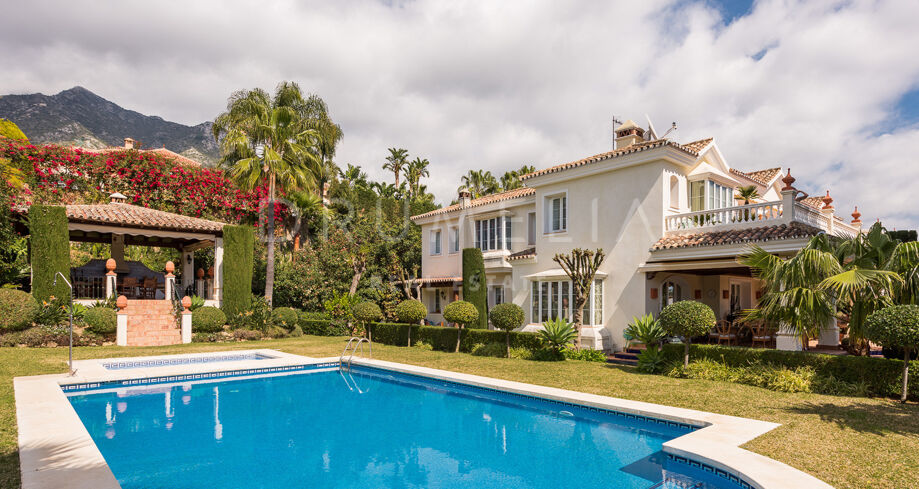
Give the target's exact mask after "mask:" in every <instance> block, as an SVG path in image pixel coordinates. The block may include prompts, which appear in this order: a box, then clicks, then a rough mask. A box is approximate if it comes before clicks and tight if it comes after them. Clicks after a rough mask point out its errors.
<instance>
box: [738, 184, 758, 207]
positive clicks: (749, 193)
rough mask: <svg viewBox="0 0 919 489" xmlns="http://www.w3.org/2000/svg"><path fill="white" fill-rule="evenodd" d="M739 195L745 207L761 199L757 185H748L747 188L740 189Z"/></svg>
mask: <svg viewBox="0 0 919 489" xmlns="http://www.w3.org/2000/svg"><path fill="white" fill-rule="evenodd" d="M737 195H738V196H740V198H741V199H743V205H750V201H752V200H755V199H758V198H759V192H758V191H757V190H756V185H747V186H746V187H738V188H737Z"/></svg>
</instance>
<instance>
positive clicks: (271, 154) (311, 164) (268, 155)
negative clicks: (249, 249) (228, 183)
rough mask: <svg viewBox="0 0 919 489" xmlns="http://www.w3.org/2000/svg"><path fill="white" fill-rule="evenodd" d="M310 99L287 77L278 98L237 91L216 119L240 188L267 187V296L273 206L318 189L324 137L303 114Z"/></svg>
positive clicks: (269, 290) (269, 293) (271, 268)
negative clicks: (282, 196)
mask: <svg viewBox="0 0 919 489" xmlns="http://www.w3.org/2000/svg"><path fill="white" fill-rule="evenodd" d="M305 103H306V101H305V100H304V99H303V95H302V93H301V92H300V87H298V86H297V84H296V83H292V82H282V83H280V84H279V85H278V87H277V89H276V90H275V94H274V97H271V96H270V95H269V94H268V93H267V92H266V91H264V90H261V89H258V88H256V89H254V90H243V91H238V92H235V93H233V95H231V96H230V99H229V100H228V102H227V110H226V112H224V113H222V114H220V115H218V116H217V119H216V120H215V121H214V126H213V133H214V138H215V139H216V140H217V141H218V142H219V144H220V146H221V153H222V154H223V158H222V159H223V162H224V163H225V164H229V165H231V167H230V175H231V176H232V177H233V179H234V180H235V181H236V182H237V184H239V185H240V186H241V187H243V188H246V189H253V188H255V187H258V186H260V185H267V186H268V208H269V209H270V211H269V212H268V218H267V220H266V234H267V241H268V245H267V252H268V256H267V262H268V263H267V269H266V273H265V299H266V300H267V301H268V302H269V303H271V299H272V295H273V291H274V248H275V246H274V245H275V235H274V233H275V226H274V208H275V202H276V199H277V193H278V190H279V187H280V190H281V191H282V192H291V191H294V190H308V189H315V184H316V182H315V177H314V175H315V174H316V173H317V169H316V167H318V166H320V165H321V163H322V161H321V159H320V157H319V156H318V153H319V149H318V148H319V146H320V143H321V137H320V135H319V133H318V132H317V131H316V130H315V129H312V128H310V127H309V124H307V121H306V120H305V119H304V118H303V114H304V112H303V108H304V106H305Z"/></svg>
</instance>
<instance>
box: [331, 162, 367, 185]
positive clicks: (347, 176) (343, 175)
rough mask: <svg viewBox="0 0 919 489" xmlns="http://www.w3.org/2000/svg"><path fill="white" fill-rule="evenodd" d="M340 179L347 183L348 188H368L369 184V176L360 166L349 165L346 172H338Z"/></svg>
mask: <svg viewBox="0 0 919 489" xmlns="http://www.w3.org/2000/svg"><path fill="white" fill-rule="evenodd" d="M338 178H340V179H341V180H343V181H345V182H347V184H348V187H351V188H354V187H367V186H368V185H369V184H368V182H367V174H366V173H364V171H363V170H361V167H360V166H357V165H352V164H351V163H348V168H347V169H346V170H341V169H339V170H338Z"/></svg>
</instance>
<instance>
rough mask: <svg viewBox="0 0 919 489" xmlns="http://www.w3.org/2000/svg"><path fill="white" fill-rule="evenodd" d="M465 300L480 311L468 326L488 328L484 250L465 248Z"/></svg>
mask: <svg viewBox="0 0 919 489" xmlns="http://www.w3.org/2000/svg"><path fill="white" fill-rule="evenodd" d="M463 300H464V301H466V302H471V303H472V305H474V306H475V308H476V309H478V311H479V317H478V319H476V321H474V322H472V323H469V324H467V325H466V327H467V328H478V329H488V287H487V282H486V280H485V261H484V259H483V258H482V250H480V249H478V248H464V249H463Z"/></svg>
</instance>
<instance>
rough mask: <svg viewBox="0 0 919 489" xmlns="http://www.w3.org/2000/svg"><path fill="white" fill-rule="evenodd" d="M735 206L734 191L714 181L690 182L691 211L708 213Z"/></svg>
mask: <svg viewBox="0 0 919 489" xmlns="http://www.w3.org/2000/svg"><path fill="white" fill-rule="evenodd" d="M732 205H734V189H732V188H731V187H727V186H725V185H721V184H720V183H716V182H714V181H712V180H696V181H694V182H689V210H690V211H692V212H696V211H707V210H714V209H723V208H725V207H731V206H732Z"/></svg>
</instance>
